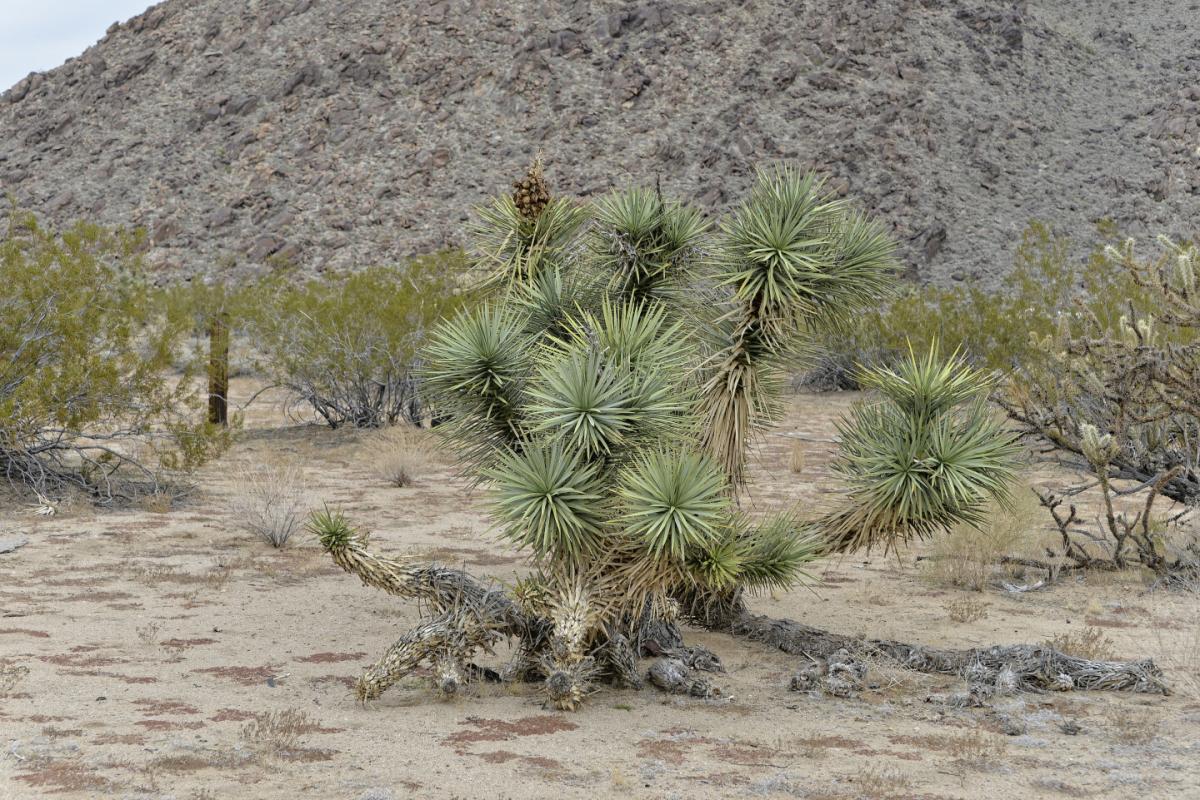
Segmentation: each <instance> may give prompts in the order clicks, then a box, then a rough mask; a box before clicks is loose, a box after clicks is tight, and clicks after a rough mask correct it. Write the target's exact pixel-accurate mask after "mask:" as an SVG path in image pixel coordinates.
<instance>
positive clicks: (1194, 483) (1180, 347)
mask: <svg viewBox="0 0 1200 800" xmlns="http://www.w3.org/2000/svg"><path fill="white" fill-rule="evenodd" d="M1160 244H1161V245H1162V249H1163V252H1162V254H1161V255H1160V256H1159V257H1158V258H1157V259H1154V260H1150V261H1146V260H1143V259H1141V258H1139V257H1137V255H1136V253H1135V249H1134V243H1133V241H1132V240H1127V241H1125V242H1124V243H1123V244H1122V245H1121V246H1120V247H1110V248H1108V249H1107V250H1106V255H1107V257H1108V258H1110V259H1112V260H1114V261H1116V262H1118V263H1119V264H1120V265H1121V266H1123V267H1124V269H1125V272H1126V276H1127V278H1128V280H1129V284H1130V287H1131V288H1130V295H1131V299H1130V302H1129V311H1128V313H1126V314H1124V315H1122V316H1121V317H1120V318H1118V319H1117V320H1115V321H1114V322H1113V323H1111V324H1106V323H1105V321H1104V320H1102V319H1100V318H1099V317H1097V316H1096V315H1094V314H1091V313H1089V312H1087V310H1086V308H1085V309H1084V313H1082V314H1080V316H1079V320H1080V324H1078V325H1076V326H1075V327H1074V328H1071V327H1067V328H1066V329H1064V330H1062V331H1060V332H1059V335H1058V336H1057V338H1055V339H1054V340H1053V341H1050V340H1047V341H1046V342H1044V343H1043V347H1042V348H1041V350H1040V352H1041V353H1042V355H1043V356H1044V361H1043V362H1042V363H1034V364H1027V365H1024V369H1023V370H1022V371H1021V372H1020V373H1019V374H1018V375H1017V377H1016V379H1015V381H1014V385H1013V387H1012V388H1013V391H1012V392H1010V393H1009V395H1010V396H1009V398H1007V399H1005V400H1003V401H1002V402H1004V404H1005V406H1006V409H1007V410H1008V412H1009V414H1010V415H1011V416H1012V417H1013V418H1014V419H1016V420H1018V421H1019V422H1021V423H1023V424H1024V425H1025V427H1026V430H1027V431H1029V432H1032V433H1037V434H1040V435H1042V436H1044V437H1045V438H1046V439H1048V440H1049V441H1050V442H1052V443H1053V444H1054V445H1055V446H1056V447H1058V448H1060V449H1061V450H1064V451H1067V452H1068V453H1073V454H1077V455H1079V456H1082V457H1083V462H1084V464H1083V465H1082V466H1085V467H1086V468H1088V469H1090V470H1091V471H1092V472H1093V473H1094V474H1095V476H1096V478H1097V482H1098V484H1099V486H1100V490H1101V492H1102V495H1103V499H1104V504H1105V513H1104V515H1103V517H1102V519H1101V522H1100V528H1101V534H1102V535H1101V536H1093V535H1091V534H1088V535H1087V536H1086V537H1080V536H1078V527H1079V526H1078V524H1077V523H1078V516H1077V512H1076V509H1075V508H1074V507H1073V506H1069V505H1068V506H1067V508H1066V510H1065V511H1064V510H1062V506H1063V505H1064V500H1065V498H1067V497H1070V496H1073V495H1074V494H1077V493H1078V492H1077V489H1079V488H1082V487H1075V488H1069V489H1067V490H1065V491H1064V492H1062V493H1061V494H1042V495H1041V500H1042V504H1043V505H1044V506H1046V508H1047V509H1048V510H1049V512H1050V513H1051V515H1052V516H1053V518H1054V521H1055V525H1056V526H1057V527H1058V529H1059V532H1060V534H1061V538H1062V549H1061V552H1060V553H1058V554H1057V555H1059V556H1061V557H1062V558H1063V559H1065V561H1066V563H1067V564H1068V565H1070V566H1072V567H1074V568H1076V569H1084V568H1099V569H1113V568H1121V567H1124V566H1125V565H1126V564H1127V563H1128V562H1129V561H1131V560H1136V561H1137V562H1138V563H1140V564H1141V565H1142V566H1144V567H1148V568H1149V569H1151V570H1153V571H1154V572H1155V573H1157V574H1158V575H1159V577H1160V578H1162V579H1165V580H1168V581H1171V580H1177V579H1182V580H1188V581H1190V580H1194V576H1195V575H1196V574H1198V573H1200V549H1198V548H1197V546H1196V544H1195V543H1194V542H1193V543H1191V544H1185V545H1184V546H1182V547H1179V548H1176V549H1175V550H1174V551H1172V549H1171V548H1168V547H1167V546H1166V542H1165V540H1164V538H1163V536H1162V535H1161V534H1160V533H1159V532H1158V531H1156V528H1157V527H1161V522H1162V521H1163V520H1155V519H1153V518H1152V514H1151V512H1152V509H1153V505H1154V502H1155V499H1156V497H1157V496H1158V495H1159V494H1162V495H1165V496H1166V497H1167V498H1169V499H1171V500H1174V501H1176V502H1178V503H1180V504H1182V505H1183V507H1184V509H1185V512H1186V510H1187V509H1188V508H1194V507H1195V505H1196V504H1197V503H1200V445H1198V444H1197V442H1200V335H1198V332H1200V295H1198V294H1197V286H1196V272H1197V271H1196V266H1197V260H1198V259H1200V255H1198V254H1197V249H1196V248H1195V247H1194V246H1193V245H1179V244H1175V243H1173V242H1171V241H1170V240H1167V239H1160ZM1135 300H1136V302H1135ZM1121 479H1124V480H1130V481H1134V482H1135V483H1134V484H1133V485H1134V487H1135V488H1134V490H1135V491H1138V490H1140V491H1143V492H1144V493H1145V495H1146V496H1145V500H1144V502H1143V503H1142V504H1141V510H1140V511H1138V512H1137V513H1134V514H1128V513H1125V512H1119V511H1118V510H1117V509H1116V508H1115V507H1114V503H1113V496H1114V495H1115V494H1116V493H1117V490H1116V489H1115V488H1114V487H1113V486H1112V484H1111V481H1113V480H1121ZM1123 493H1127V492H1123ZM1163 519H1164V520H1165V521H1167V522H1171V521H1178V520H1179V519H1180V515H1179V514H1175V515H1173V516H1171V517H1164V518H1163Z"/></svg>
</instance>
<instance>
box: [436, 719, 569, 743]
mask: <svg viewBox="0 0 1200 800" xmlns="http://www.w3.org/2000/svg"><path fill="white" fill-rule="evenodd" d="M460 724H462V725H471V726H473V727H474V728H475V730H471V731H459V732H458V733H454V734H451V735H450V736H447V737H446V738H445V739H443V740H442V743H443V744H450V745H455V744H466V743H468V742H498V741H503V740H505V739H513V738H516V737H518V736H544V735H546V734H550V733H561V732H562V731H573V730H575V729H576V728H578V727H579V726H578V725H576V724H575V723H574V722H568V721H567V720H565V719H563V718H562V717H555V716H551V715H549V714H541V715H538V716H535V717H522V718H521V719H518V720H515V721H513V722H507V721H505V720H502V719H483V718H481V717H467V718H466V719H465V720H463V721H462V722H461V723H460Z"/></svg>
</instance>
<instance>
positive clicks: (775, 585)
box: [312, 163, 1154, 709]
mask: <svg viewBox="0 0 1200 800" xmlns="http://www.w3.org/2000/svg"><path fill="white" fill-rule="evenodd" d="M480 216H481V218H482V224H481V229H480V230H479V231H478V233H479V237H478V238H479V242H480V245H479V248H478V250H477V251H476V253H475V256H476V261H477V263H478V264H479V265H481V266H484V267H490V269H489V270H488V273H489V277H488V279H487V282H488V285H489V286H490V297H489V299H488V300H487V301H486V302H484V303H483V304H482V305H480V306H479V307H476V308H474V309H471V310H468V311H465V312H463V313H460V314H459V315H458V316H456V317H455V318H454V319H452V320H450V321H448V322H446V323H445V324H443V325H442V326H441V327H440V328H439V329H438V330H436V331H435V333H434V334H433V336H432V341H431V343H430V344H429V346H428V347H427V350H426V352H425V357H424V360H425V363H426V364H428V369H427V372H426V374H425V376H424V378H425V381H426V384H425V385H426V387H427V389H428V391H430V392H431V394H432V396H433V397H435V398H436V407H437V410H438V412H439V413H440V414H442V415H443V416H444V417H445V418H446V419H447V420H448V424H447V425H445V426H444V427H443V428H442V430H445V431H446V432H447V435H448V436H449V437H450V440H451V441H452V443H453V444H454V446H455V447H456V450H457V452H458V453H459V454H460V455H461V458H462V461H463V464H464V469H465V472H466V473H467V474H468V475H470V476H471V477H473V478H474V479H475V480H476V481H478V482H480V483H482V484H484V485H485V486H486V487H487V490H488V493H489V496H490V498H491V511H492V514H493V516H494V519H495V522H496V524H497V527H498V529H499V531H500V535H501V536H502V537H503V538H504V539H506V540H507V541H509V542H510V543H512V544H513V545H515V546H516V547H518V548H519V549H521V550H522V551H523V552H526V553H527V554H528V555H529V558H530V564H531V567H532V571H531V573H530V574H529V575H528V576H526V577H524V578H522V579H521V580H520V581H519V582H518V583H517V584H516V585H515V586H513V587H511V588H509V589H507V590H505V589H501V588H498V587H485V586H482V585H480V584H479V583H477V582H475V581H474V580H472V579H471V578H470V577H469V576H467V575H466V574H464V573H462V572H459V571H456V570H450V569H446V568H442V567H439V566H436V565H433V566H427V565H417V564H412V563H407V562H403V561H397V560H393V559H386V558H380V557H377V556H374V555H372V554H371V553H370V552H369V551H368V550H367V548H366V544H367V542H366V539H365V536H363V535H362V534H359V533H357V532H356V531H355V530H354V529H353V528H351V527H350V525H349V524H348V523H347V522H346V520H345V519H344V518H342V517H341V515H340V514H337V513H331V512H326V513H324V514H320V515H317V516H316V517H315V518H314V519H313V522H312V527H313V529H314V531H315V532H316V533H317V534H318V535H319V536H320V537H321V541H322V543H323V544H324V546H325V547H326V548H327V549H328V550H329V551H330V553H331V554H332V556H333V558H334V560H335V561H336V562H337V563H338V564H339V565H341V566H342V567H343V568H345V569H346V570H347V571H350V572H354V573H356V574H358V575H359V576H360V577H361V578H362V579H363V581H364V582H366V583H369V584H372V585H375V586H378V587H380V588H383V589H385V590H386V591H389V592H391V593H394V594H398V595H400V596H405V597H413V598H418V599H421V600H424V601H426V603H427V606H428V607H429V608H430V611H431V617H430V618H429V619H428V621H426V622H425V623H424V624H422V625H421V626H419V627H418V628H416V629H414V630H413V631H411V632H409V633H408V634H406V635H405V636H404V637H403V638H402V639H401V640H400V641H399V642H397V644H396V645H394V646H393V647H392V648H391V650H389V651H388V653H387V654H386V655H385V656H384V657H383V658H382V659H381V660H380V661H379V662H378V663H377V664H376V665H375V666H373V667H372V668H371V669H369V670H368V671H367V672H366V674H365V675H364V676H363V677H362V679H361V680H360V682H359V684H358V695H359V697H360V698H361V699H368V698H373V697H376V696H377V695H378V694H379V693H380V692H381V691H383V690H384V689H385V688H387V686H389V685H390V684H392V683H394V682H395V681H396V680H398V679H399V678H400V677H403V676H404V675H405V674H407V673H408V672H409V671H411V670H412V669H413V668H414V667H416V666H417V665H418V664H420V663H421V662H430V663H432V664H433V665H434V667H435V674H436V675H437V683H438V685H439V687H440V688H441V689H442V690H445V691H452V690H454V689H456V688H457V687H458V686H459V685H460V684H461V683H462V681H464V680H469V679H471V678H472V677H474V676H478V675H480V674H484V672H485V671H482V670H481V669H480V668H478V667H476V666H474V665H473V663H472V661H471V659H472V657H473V656H474V654H475V653H476V652H477V651H479V650H481V649H484V650H486V649H488V648H489V647H490V646H491V645H493V644H495V643H496V642H498V641H499V640H501V639H503V638H506V637H507V638H512V639H515V640H516V641H517V642H518V647H517V651H516V652H517V655H516V657H515V658H514V659H513V660H512V662H510V663H509V664H508V666H507V667H506V668H505V669H504V670H503V671H502V672H500V673H499V674H498V676H497V677H499V678H500V679H503V680H516V679H533V680H541V681H542V682H543V685H544V686H545V690H546V693H547V695H548V698H549V699H550V701H552V702H553V703H554V704H556V705H557V706H558V707H560V708H567V709H571V708H575V707H577V706H578V705H579V703H580V702H581V701H582V700H583V698H584V697H585V696H586V695H587V694H588V693H589V692H590V691H591V690H592V687H594V686H595V685H596V683H597V682H598V681H600V680H607V681H610V682H613V683H616V684H618V685H633V686H636V685H640V684H641V680H642V679H641V676H640V674H639V672H638V670H637V659H638V658H639V656H643V655H655V656H665V657H666V658H664V659H663V660H662V661H660V662H659V665H658V668H657V669H652V670H651V678H652V679H653V680H654V681H655V682H656V683H658V684H659V685H665V686H669V687H670V688H672V689H676V690H679V689H682V690H687V691H690V692H692V693H696V694H705V693H706V692H707V691H708V688H707V682H706V681H705V680H704V679H703V678H700V677H697V676H696V675H695V674H694V673H693V670H697V669H699V670H704V669H709V670H712V669H720V660H719V659H718V658H717V657H716V656H715V655H714V654H712V653H709V652H707V651H705V650H702V649H699V648H694V647H686V646H685V645H684V643H683V640H682V637H681V635H680V631H679V628H678V625H677V623H678V622H679V621H680V620H687V621H692V622H696V623H699V624H703V625H708V626H711V627H716V628H721V629H725V630H732V631H736V632H740V633H743V634H745V635H748V636H752V637H755V638H759V639H766V640H769V641H771V642H772V643H773V644H776V645H778V646H780V647H782V648H784V649H785V650H788V649H790V650H796V651H797V652H799V651H801V650H805V651H807V652H812V653H814V654H816V655H830V654H832V653H833V652H835V651H837V650H839V649H842V648H851V649H855V650H858V649H862V648H864V647H865V648H869V649H872V650H877V651H883V652H886V653H890V654H891V655H894V656H896V657H898V658H901V659H902V660H904V661H905V662H906V663H910V664H912V665H913V666H916V667H918V668H925V669H931V670H937V671H950V672H953V671H956V670H959V669H964V668H965V667H967V666H968V665H973V664H983V665H984V666H983V667H981V668H982V669H984V671H985V672H987V671H989V670H990V672H989V674H991V675H995V674H996V673H997V672H998V671H999V670H1001V669H1002V668H1004V667H1007V666H1010V664H1011V663H1012V662H1015V661H1019V660H1020V658H1022V657H1024V658H1025V661H1026V664H1025V666H1024V667H1017V668H1016V672H1017V674H1018V675H1019V680H1020V681H1025V682H1030V683H1036V682H1046V681H1048V680H1051V679H1053V678H1054V677H1055V676H1056V675H1057V674H1058V672H1057V671H1069V669H1070V667H1069V666H1063V665H1064V664H1065V662H1063V661H1062V659H1065V658H1066V657H1064V656H1062V655H1061V654H1053V656H1052V659H1051V660H1050V661H1047V660H1045V659H1041V656H1042V652H1041V651H1036V655H1035V656H1034V657H1033V660H1032V661H1031V660H1030V653H1031V652H1033V651H1032V650H1030V649H1028V648H1027V649H1025V650H1023V651H1021V653H1019V654H1018V653H1014V652H1008V651H1003V652H1002V651H999V650H998V651H996V652H995V653H994V654H992V655H991V656H989V655H987V654H981V653H976V652H970V653H938V652H928V651H923V650H920V649H919V648H913V647H909V646H907V645H902V644H899V643H890V642H855V641H853V640H850V639H848V638H845V637H838V636H835V635H832V634H825V633H823V632H820V631H814V630H812V629H807V628H803V627H802V626H798V625H796V624H795V623H788V622H786V621H783V622H776V621H771V620H764V619H761V618H756V617H753V616H752V615H750V614H749V613H748V612H747V611H746V609H745V607H744V605H743V603H742V597H743V595H744V594H745V593H746V592H753V591H755V590H762V589H785V588H787V587H789V586H791V585H792V584H793V583H794V582H795V581H796V580H797V579H798V578H799V577H801V574H802V573H801V570H802V568H803V566H804V565H805V564H806V563H808V562H810V561H811V560H813V559H814V558H817V557H819V556H821V555H823V554H826V553H829V552H831V551H835V550H844V549H848V548H852V547H860V546H868V547H869V546H872V545H882V546H884V547H894V546H896V545H897V544H898V543H900V542H902V541H904V540H906V539H908V538H910V537H923V536H927V535H930V534H933V533H935V532H937V531H939V530H942V529H944V528H945V527H947V526H949V525H953V524H956V523H958V522H962V521H967V522H970V521H972V520H975V519H978V518H979V515H980V514H981V513H982V511H983V509H984V508H985V507H986V505H987V503H988V502H989V501H993V500H1000V501H1003V500H1004V498H1005V496H1006V489H1007V485H1008V483H1009V482H1010V479H1011V478H1012V476H1013V472H1014V467H1015V462H1016V457H1017V449H1016V445H1015V443H1014V441H1013V437H1012V436H1011V435H1009V434H1007V433H1005V432H1004V429H1003V428H1002V426H1001V423H1000V422H999V421H998V420H997V419H996V418H995V417H993V416H992V415H991V414H990V413H989V411H988V409H987V407H986V406H985V404H984V400H983V398H984V396H985V395H986V393H987V390H988V381H987V380H986V378H985V377H984V376H983V375H981V374H980V373H978V372H976V371H973V370H972V369H970V368H969V367H968V366H967V365H966V364H965V363H964V362H963V361H962V360H961V359H959V358H957V357H951V358H949V359H948V360H946V361H945V362H943V361H941V360H939V358H938V356H937V353H936V350H935V351H933V352H930V353H928V354H921V355H916V354H913V355H911V357H910V358H909V359H907V360H906V361H904V362H902V363H901V364H899V365H898V366H896V367H895V368H891V369H884V368H877V369H866V370H864V375H863V381H864V383H865V384H866V385H869V386H871V387H873V388H875V389H876V390H877V396H876V398H875V399H873V400H871V401H869V402H866V403H864V404H862V405H860V406H858V407H857V408H856V409H855V410H854V411H853V413H852V414H851V415H850V416H849V418H848V419H846V420H845V421H844V422H843V424H842V427H841V434H842V442H843V446H842V451H841V455H840V457H839V460H838V462H837V465H838V469H839V471H840V473H841V474H842V476H843V477H844V478H845V483H846V491H845V494H844V500H845V502H844V503H843V504H842V505H840V506H838V507H836V508H834V509H831V510H830V511H828V512H826V513H824V514H819V515H815V516H811V517H804V516H801V515H799V514H798V513H795V512H791V511H788V512H784V513H781V514H778V515H776V516H774V517H770V518H766V519H752V518H751V517H750V516H749V515H748V514H746V513H744V512H743V511H741V510H740V509H739V506H738V496H739V489H740V487H741V486H742V485H743V483H744V481H745V459H746V452H747V447H748V444H749V441H750V439H751V437H752V436H753V434H754V433H755V431H758V430H761V429H762V428H763V427H764V426H766V425H768V424H770V422H771V421H772V420H773V419H775V418H776V412H777V410H778V408H777V406H778V402H779V395H780V389H781V386H782V381H781V380H780V378H781V376H782V375H783V374H784V370H785V369H786V368H787V367H788V366H789V365H791V364H792V363H793V362H794V361H795V360H796V359H797V358H799V357H801V356H802V355H803V353H804V347H805V343H806V341H807V340H808V337H809V333H810V331H812V330H813V329H814V328H815V327H817V326H821V325H828V324H835V323H836V322H837V320H838V319H839V318H840V317H843V316H845V315H846V314H848V313H852V312H853V310H854V309H856V308H859V307H862V306H863V305H864V304H867V303H870V302H873V301H875V300H877V299H878V298H879V297H881V296H882V295H883V293H884V292H885V291H886V290H887V289H888V287H889V285H890V283H891V282H892V280H893V273H894V262H893V256H892V253H893V244H892V241H891V239H890V238H889V237H888V236H887V235H886V233H885V231H884V230H883V229H882V227H881V226H880V225H879V224H878V223H875V222H872V221H870V220H868V219H867V218H866V217H864V216H863V215H862V214H861V213H859V212H858V211H856V210H854V209H853V208H852V207H851V206H850V205H849V204H848V203H847V202H845V201H843V200H840V199H835V198H833V197H831V196H830V195H829V194H828V193H827V192H826V191H825V190H824V189H823V187H822V184H821V182H820V181H818V180H817V179H816V178H814V177H813V176H812V175H805V174H801V173H799V172H797V171H795V170H793V169H791V168H789V167H786V166H778V167H773V168H769V169H765V170H763V171H761V172H760V173H759V175H758V178H757V181H756V183H755V185H754V188H753V189H752V191H751V193H750V195H749V197H748V198H747V199H746V201H745V202H744V203H743V204H742V205H741V206H740V207H738V208H737V209H736V210H735V211H734V212H733V213H732V214H731V215H730V216H729V217H728V218H727V219H725V220H724V221H723V222H722V224H721V225H720V226H719V227H718V228H717V229H716V230H712V229H710V227H709V225H708V224H707V223H706V222H705V220H704V219H703V217H702V215H701V214H700V213H699V212H698V211H696V210H695V209H693V208H691V207H689V206H687V205H685V204H683V203H679V202H675V201H672V200H668V199H665V198H663V197H662V196H661V194H660V193H659V192H658V191H656V190H650V189H633V190H630V191H625V192H620V193H617V194H614V195H611V196H609V197H606V198H603V199H601V200H600V201H598V202H597V203H596V204H595V206H594V208H592V209H585V208H583V207H581V206H578V205H576V204H575V203H573V202H572V201H569V200H567V199H565V198H559V197H552V196H551V195H550V193H549V191H548V190H547V188H546V185H545V180H544V177H543V176H542V171H541V166H540V164H538V163H535V165H534V167H533V168H531V170H530V173H529V175H528V176H527V178H526V179H525V180H523V181H521V182H518V184H517V185H516V192H515V193H514V194H513V195H512V196H502V197H500V198H498V199H496V200H495V202H494V203H493V205H492V206H491V207H490V208H488V209H485V210H484V211H483V212H481V214H480ZM1039 659H1041V660H1039ZM1054 659H1057V660H1054ZM1051 663H1052V664H1053V665H1054V666H1053V670H1055V671H1051V670H1050V669H1048V667H1047V664H1051ZM1030 664H1032V666H1030ZM1146 671H1147V670H1146V669H1143V670H1142V671H1141V672H1137V671H1136V670H1135V671H1134V672H1136V674H1137V677H1136V678H1129V680H1128V681H1127V683H1128V684H1130V685H1131V684H1132V683H1133V682H1135V680H1137V679H1140V678H1142V677H1144V675H1143V673H1144V672H1146ZM1148 671H1149V672H1150V673H1153V672H1154V671H1153V667H1152V666H1151V667H1149V668H1148ZM1130 674H1132V673H1130V672H1125V673H1121V675H1122V676H1124V677H1125V678H1128V677H1129V675H1130ZM1047 675H1049V677H1047ZM1105 675H1107V676H1108V679H1109V682H1110V683H1114V684H1116V683H1120V679H1112V673H1111V671H1109V672H1107V673H1105ZM1043 679H1044V680H1043ZM1085 682H1086V681H1085Z"/></svg>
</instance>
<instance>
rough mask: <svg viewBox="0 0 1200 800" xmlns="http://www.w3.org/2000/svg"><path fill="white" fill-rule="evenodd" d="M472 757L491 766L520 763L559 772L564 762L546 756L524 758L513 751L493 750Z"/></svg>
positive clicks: (474, 754)
mask: <svg viewBox="0 0 1200 800" xmlns="http://www.w3.org/2000/svg"><path fill="white" fill-rule="evenodd" d="M471 755H473V756H476V757H478V758H482V759H483V760H484V761H486V762H488V763H489V764H503V763H505V762H508V761H520V762H521V763H523V764H528V765H529V766H531V767H538V768H540V769H548V770H557V769H562V762H560V761H557V760H555V759H553V758H546V757H545V756H523V755H521V754H519V753H514V752H512V751H511V750H493V751H491V752H489V753H472V754H471Z"/></svg>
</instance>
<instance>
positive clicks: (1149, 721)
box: [1108, 708, 1162, 746]
mask: <svg viewBox="0 0 1200 800" xmlns="http://www.w3.org/2000/svg"><path fill="white" fill-rule="evenodd" d="M1108 724H1109V725H1111V726H1112V728H1113V731H1114V736H1115V737H1116V740H1117V741H1118V742H1120V743H1121V744H1124V745H1132V746H1140V745H1147V744H1150V743H1151V742H1153V741H1154V740H1155V739H1157V738H1158V735H1159V732H1160V729H1161V728H1162V719H1161V718H1159V717H1158V716H1156V715H1155V714H1154V713H1152V712H1151V713H1139V712H1131V711H1130V710H1129V709H1128V708H1120V709H1112V710H1110V711H1109V712H1108Z"/></svg>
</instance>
